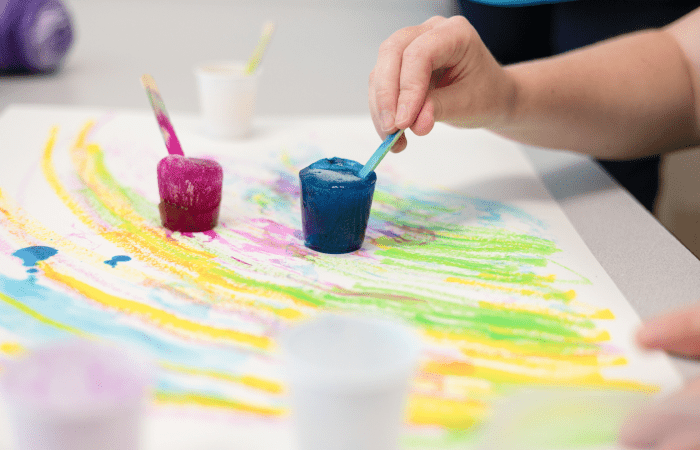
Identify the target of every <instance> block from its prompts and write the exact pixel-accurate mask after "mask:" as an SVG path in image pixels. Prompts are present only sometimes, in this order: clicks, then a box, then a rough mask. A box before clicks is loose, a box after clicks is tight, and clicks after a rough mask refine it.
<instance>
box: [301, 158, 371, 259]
mask: <svg viewBox="0 0 700 450" xmlns="http://www.w3.org/2000/svg"><path fill="white" fill-rule="evenodd" d="M361 169H362V164H360V163H358V162H356V161H351V160H348V159H343V158H328V159H321V160H318V161H316V162H315V163H313V164H311V165H310V166H309V167H306V168H305V169H302V171H301V172H299V179H300V180H301V221H302V229H303V231H304V245H306V246H307V247H309V248H310V249H313V250H316V251H319V252H322V253H348V252H353V251H355V250H357V249H359V248H360V247H361V246H362V241H364V239H365V231H366V229H367V221H368V219H369V213H370V209H371V208H372V197H373V195H374V185H375V183H376V181H377V175H376V174H375V173H374V172H371V173H370V174H369V175H367V176H366V177H365V178H359V177H358V175H357V174H358V173H359V172H360V170H361Z"/></svg>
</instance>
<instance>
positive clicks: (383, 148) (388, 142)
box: [357, 130, 403, 178]
mask: <svg viewBox="0 0 700 450" xmlns="http://www.w3.org/2000/svg"><path fill="white" fill-rule="evenodd" d="M402 134H403V130H399V131H397V132H396V133H394V134H390V135H389V136H387V137H386V139H384V142H382V145H380V146H379V148H378V149H377V151H375V152H374V154H373V155H372V157H371V158H370V159H369V161H367V164H365V166H364V167H363V168H362V170H360V173H359V174H357V176H358V177H360V178H365V177H366V176H367V175H369V174H370V172H372V171H373V170H374V169H376V168H377V166H378V165H379V163H380V162H381V161H382V159H384V157H385V156H386V154H387V153H389V150H391V147H393V146H394V144H396V141H398V140H399V138H400V137H401V135H402Z"/></svg>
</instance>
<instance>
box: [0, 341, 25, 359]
mask: <svg viewBox="0 0 700 450" xmlns="http://www.w3.org/2000/svg"><path fill="white" fill-rule="evenodd" d="M0 352H1V353H4V354H6V355H10V356H17V355H19V354H20V353H24V347H22V345H20V343H19V342H3V343H2V344H0Z"/></svg>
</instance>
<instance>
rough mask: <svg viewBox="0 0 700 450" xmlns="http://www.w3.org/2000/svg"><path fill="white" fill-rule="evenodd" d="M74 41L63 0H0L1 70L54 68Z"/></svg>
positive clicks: (39, 70)
mask: <svg viewBox="0 0 700 450" xmlns="http://www.w3.org/2000/svg"><path fill="white" fill-rule="evenodd" d="M72 43H73V27H72V24H71V18H70V15H69V14H68V11H67V10H66V8H65V6H64V5H63V3H62V2H61V1H60V0H0V73H2V72H30V73H36V72H49V71H51V70H54V69H55V68H57V67H58V66H59V65H60V63H61V61H62V60H63V58H64V57H65V55H66V54H67V53H68V50H69V49H70V47H71V44H72Z"/></svg>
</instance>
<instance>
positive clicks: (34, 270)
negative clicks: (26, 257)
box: [27, 267, 38, 273]
mask: <svg viewBox="0 0 700 450" xmlns="http://www.w3.org/2000/svg"><path fill="white" fill-rule="evenodd" d="M37 272H38V270H37V269H35V268H33V267H32V268H31V269H27V273H37Z"/></svg>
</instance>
